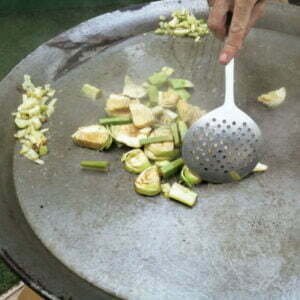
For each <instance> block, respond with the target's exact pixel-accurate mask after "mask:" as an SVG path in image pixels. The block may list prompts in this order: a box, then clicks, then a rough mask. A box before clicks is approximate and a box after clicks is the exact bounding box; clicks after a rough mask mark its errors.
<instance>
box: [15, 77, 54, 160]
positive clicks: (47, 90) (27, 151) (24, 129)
mask: <svg viewBox="0 0 300 300" xmlns="http://www.w3.org/2000/svg"><path fill="white" fill-rule="evenodd" d="M22 87H23V90H24V92H25V93H24V94H23V101H22V104H21V105H19V107H18V110H17V112H15V113H13V116H14V117H15V124H16V126H17V127H18V131H17V133H16V134H15V135H14V136H15V138H17V139H18V140H19V141H20V143H21V145H22V148H21V151H20V154H22V155H24V156H25V157H26V158H28V159H30V160H32V161H34V162H35V163H37V164H40V165H42V164H44V161H43V160H42V159H40V157H41V156H44V155H46V154H47V153H48V148H47V137H46V135H45V132H47V131H48V128H44V129H42V124H43V123H45V122H46V121H47V120H48V118H49V117H50V116H51V115H52V113H53V112H54V106H55V103H56V101H57V99H55V98H53V96H54V94H55V90H54V89H52V88H51V87H50V85H49V84H46V85H45V86H44V87H41V86H38V87H36V86H35V85H34V84H33V83H32V82H31V78H30V76H29V75H24V83H23V85H22Z"/></svg>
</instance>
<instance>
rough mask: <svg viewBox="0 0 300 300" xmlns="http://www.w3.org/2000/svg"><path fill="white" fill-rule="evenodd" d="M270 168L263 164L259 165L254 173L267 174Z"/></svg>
mask: <svg viewBox="0 0 300 300" xmlns="http://www.w3.org/2000/svg"><path fill="white" fill-rule="evenodd" d="M268 168H269V167H268V166H267V165H264V164H262V163H260V162H259V163H258V164H257V165H256V166H255V168H254V169H253V172H254V173H262V172H265V171H267V170H268Z"/></svg>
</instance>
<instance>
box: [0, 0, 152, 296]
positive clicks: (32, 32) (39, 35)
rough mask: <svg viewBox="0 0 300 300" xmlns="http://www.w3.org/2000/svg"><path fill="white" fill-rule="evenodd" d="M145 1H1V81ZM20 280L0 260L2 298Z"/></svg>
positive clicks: (0, 292)
mask: <svg viewBox="0 0 300 300" xmlns="http://www.w3.org/2000/svg"><path fill="white" fill-rule="evenodd" d="M142 2H149V1H145V0H122V1H117V0H81V1H80V0H0V41H1V43H0V58H1V59H0V80H1V79H2V78H3V77H4V76H5V75H6V74H7V73H8V72H9V70H10V69H11V68H13V67H14V66H15V65H16V64H17V63H18V62H19V61H20V60H21V59H22V58H24V57H25V56H26V55H27V54H29V53H30V52H31V51H33V50H34V49H35V48H36V47H38V46H39V45H40V44H41V43H43V42H45V41H47V40H49V39H50V38H52V37H54V36H56V35H57V34H59V33H60V32H63V31H65V30H67V29H69V28H70V27H73V26H75V25H76V24H78V23H80V22H83V21H85V20H88V19H90V18H92V17H95V16H97V15H100V14H102V13H104V12H107V11H111V10H114V9H116V8H119V7H125V6H127V5H131V4H137V3H142ZM18 281H19V278H18V277H17V276H16V275H14V274H13V273H11V272H10V271H9V270H8V269H7V267H6V266H5V264H4V263H3V262H2V261H1V260H0V295H1V294H2V293H4V292H5V291H7V290H8V289H9V288H10V287H12V286H13V285H14V284H16V283H17V282H18Z"/></svg>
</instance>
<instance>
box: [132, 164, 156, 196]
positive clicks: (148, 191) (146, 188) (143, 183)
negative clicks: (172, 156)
mask: <svg viewBox="0 0 300 300" xmlns="http://www.w3.org/2000/svg"><path fill="white" fill-rule="evenodd" d="M134 186H135V190H136V192H137V193H139V194H141V195H144V196H155V195H158V194H159V193H160V192H161V186H160V177H159V173H158V168H157V166H152V167H149V168H147V169H146V170H144V171H143V172H142V173H141V174H140V175H139V176H138V177H137V179H136V180H135V183H134Z"/></svg>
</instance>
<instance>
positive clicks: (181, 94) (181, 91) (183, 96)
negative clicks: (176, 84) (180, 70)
mask: <svg viewBox="0 0 300 300" xmlns="http://www.w3.org/2000/svg"><path fill="white" fill-rule="evenodd" d="M175 93H176V94H177V95H178V96H179V97H180V99H182V100H185V101H187V100H189V99H190V98H191V94H190V93H189V92H188V91H187V90H185V89H179V90H175Z"/></svg>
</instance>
